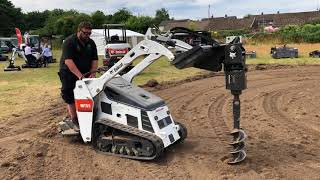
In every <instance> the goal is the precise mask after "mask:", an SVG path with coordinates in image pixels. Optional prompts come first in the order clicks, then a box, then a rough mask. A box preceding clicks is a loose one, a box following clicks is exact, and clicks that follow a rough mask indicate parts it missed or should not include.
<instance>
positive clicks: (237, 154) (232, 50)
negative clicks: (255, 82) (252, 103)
mask: <svg viewBox="0 0 320 180" xmlns="http://www.w3.org/2000/svg"><path fill="white" fill-rule="evenodd" d="M225 51H226V52H225V53H226V54H227V55H228V56H226V59H225V61H224V72H225V80H226V88H227V89H229V90H231V94H232V95H233V97H234V99H233V130H232V132H231V135H232V136H233V140H232V142H231V143H230V145H231V146H232V148H233V149H232V150H231V151H230V154H231V155H232V158H231V160H230V161H229V162H228V164H237V163H240V162H242V161H243V160H245V158H246V156H247V154H246V152H245V139H246V138H247V135H246V133H245V132H244V130H242V129H241V128H240V97H239V96H240V94H241V92H242V90H244V89H246V88H247V78H246V67H245V56H244V55H243V54H244V53H245V52H244V49H243V48H242V46H241V45H237V44H230V45H228V46H226V48H225Z"/></svg>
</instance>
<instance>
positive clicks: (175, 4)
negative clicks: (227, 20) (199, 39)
mask: <svg viewBox="0 0 320 180" xmlns="http://www.w3.org/2000/svg"><path fill="white" fill-rule="evenodd" d="M11 2H12V3H13V4H14V5H15V6H16V7H20V8H21V9H22V10H23V11H24V12H30V11H44V10H46V9H48V10H52V9H55V8H59V9H65V10H68V9H75V10H78V11H79V12H84V13H88V14H90V13H92V12H95V11H97V10H100V11H102V12H104V13H105V14H113V13H115V12H116V11H117V10H118V9H120V8H127V9H129V10H130V11H131V12H132V14H134V15H136V16H139V15H146V16H154V15H155V12H156V10H157V9H160V8H165V9H167V10H168V11H169V15H170V17H173V18H174V19H193V20H200V19H202V18H207V17H208V16H209V15H210V16H213V17H221V16H225V14H227V15H228V16H237V17H239V18H241V17H243V16H245V15H248V14H252V15H254V14H261V13H262V12H263V13H264V14H273V13H277V12H278V11H279V12H280V13H288V12H303V11H315V10H317V9H319V8H320V7H319V6H320V0H298V1H296V0H264V1H262V0H165V1H161V0H85V1H84V0H11ZM209 6H210V8H209Z"/></svg>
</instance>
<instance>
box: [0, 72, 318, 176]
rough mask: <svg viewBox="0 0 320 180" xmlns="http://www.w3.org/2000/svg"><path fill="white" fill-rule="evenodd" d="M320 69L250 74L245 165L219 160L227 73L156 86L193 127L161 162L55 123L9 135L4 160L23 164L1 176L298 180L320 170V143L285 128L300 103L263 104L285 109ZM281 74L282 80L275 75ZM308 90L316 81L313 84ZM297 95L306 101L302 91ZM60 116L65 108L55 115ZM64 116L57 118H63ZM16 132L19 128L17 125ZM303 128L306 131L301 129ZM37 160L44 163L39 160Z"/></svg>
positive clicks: (226, 117) (226, 121) (227, 112)
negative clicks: (64, 134)
mask: <svg viewBox="0 0 320 180" xmlns="http://www.w3.org/2000/svg"><path fill="white" fill-rule="evenodd" d="M310 74H312V76H310ZM319 75H320V73H319V72H318V69H317V68H315V67H311V68H309V67H303V68H302V70H299V68H293V69H282V70H272V71H263V72H261V71H257V72H249V75H248V77H249V82H248V85H249V87H248V89H247V90H246V91H244V93H243V95H241V100H242V104H241V105H242V113H241V116H242V118H241V120H242V122H243V123H242V126H243V127H244V129H245V131H246V132H247V133H248V134H249V138H248V141H247V142H248V151H247V152H248V160H247V161H245V162H244V163H243V164H241V165H239V166H228V165H226V164H225V163H224V162H223V159H221V157H222V158H223V156H224V154H225V153H227V152H226V151H225V146H226V144H225V142H224V141H225V140H224V138H225V137H227V136H229V135H228V134H226V133H225V131H222V130H221V129H214V127H217V126H220V127H223V126H224V129H225V130H226V131H227V133H229V129H230V128H228V127H231V126H230V123H231V122H232V119H231V117H232V116H231V115H232V114H231V103H230V102H231V101H232V98H231V95H230V92H229V91H228V90H225V89H224V86H221V84H224V79H223V78H221V77H214V78H209V79H204V80H199V81H195V82H191V83H186V84H183V85H177V86H176V87H170V88H169V89H165V90H160V91H155V92H154V93H156V94H158V95H159V96H160V97H164V99H167V103H168V104H169V107H170V110H171V111H172V114H173V117H176V118H178V119H179V120H180V119H181V120H182V121H181V122H183V123H185V124H186V125H187V128H188V130H189V131H190V132H191V133H190V134H189V137H188V139H187V140H186V142H185V143H184V144H182V145H179V146H177V147H175V148H173V149H169V152H167V153H166V154H165V156H164V157H163V158H162V159H161V160H160V161H157V162H139V161H132V160H127V159H119V158H114V157H110V156H108V157H106V156H102V155H98V154H96V153H95V152H94V151H93V150H92V148H90V147H88V146H85V145H83V144H79V143H72V142H70V141H69V140H68V139H65V138H61V137H59V136H57V135H56V132H55V133H53V132H51V130H52V129H49V130H48V131H47V132H46V131H45V132H43V133H37V134H35V135H34V134H32V135H31V134H27V136H28V137H26V138H28V139H29V140H27V141H22V142H20V143H19V142H18V143H16V142H14V143H10V141H9V142H8V141H6V143H9V144H11V146H13V145H14V144H18V147H15V148H13V149H9V148H7V149H5V148H4V149H1V148H0V151H2V152H5V154H6V155H10V157H9V156H6V155H5V156H4V159H5V160H8V161H9V162H16V161H17V162H18V164H19V163H21V164H22V165H21V166H17V167H18V168H17V169H18V170H19V172H20V173H17V172H18V171H17V170H15V169H13V172H12V171H10V170H9V169H10V167H12V166H11V165H10V166H9V169H8V167H2V166H1V167H0V174H3V176H2V175H0V177H11V178H10V179H12V178H13V177H27V178H31V179H33V178H36V179H42V177H50V178H51V179H79V178H82V179H133V178H139V179H235V178H241V177H242V178H246V179H248V178H251V179H252V178H253V179H261V178H262V179H265V178H268V179H279V178H286V179H292V178H297V177H306V178H307V179H314V177H315V176H316V175H317V172H319V171H320V164H318V162H319V160H320V158H319V155H317V154H312V152H317V151H316V150H317V148H319V145H318V144H316V143H315V141H313V142H314V144H308V145H306V144H303V143H300V144H299V143H296V142H293V141H296V140H295V139H294V138H291V137H288V136H286V134H287V132H286V130H288V129H291V128H289V127H288V126H286V121H288V120H287V119H290V117H291V115H292V112H291V110H290V109H291V108H290V107H292V106H293V105H294V104H293V103H291V104H290V103H287V104H289V106H290V107H289V110H288V111H289V112H288V113H291V114H290V116H287V115H285V117H282V116H280V115H277V117H276V118H275V117H271V116H270V112H271V111H273V109H272V110H270V109H268V108H266V109H267V110H265V107H264V106H263V102H264V101H269V99H271V100H272V102H273V103H276V106H275V108H276V109H275V111H279V112H281V113H282V110H283V104H284V102H283V101H284V99H289V98H288V97H287V94H286V93H284V90H282V89H285V87H288V85H290V83H292V86H293V84H294V83H297V82H295V81H296V80H299V79H300V80H302V81H298V84H299V86H300V84H302V85H301V86H303V84H304V85H305V86H307V85H308V84H310V83H312V82H313V80H312V79H309V80H308V79H306V80H303V79H304V78H305V77H306V76H310V77H311V78H314V79H317V78H318V76H319ZM275 77H276V80H274V79H275ZM318 84H319V83H318ZM267 87H269V88H267ZM308 87H309V86H308ZM310 88H316V87H311V85H310ZM300 90H301V89H299V88H297V89H294V92H292V93H289V94H290V95H292V96H296V94H297V93H299V91H300ZM273 91H275V93H273ZM277 91H280V92H281V93H280V95H279V96H280V97H278V96H275V95H278V94H277V93H276V92H277ZM274 94H275V95H274ZM268 96H272V97H274V96H275V97H274V98H270V97H268ZM296 98H297V99H298V100H301V101H303V99H302V98H300V97H296ZM265 99H267V100H265ZM317 102H319V101H316V100H315V101H314V102H313V103H314V104H317ZM61 104H62V103H61ZM285 105H286V104H285ZM181 109H183V110H181ZM46 110H47V109H46ZM46 110H44V111H46ZM49 110H50V108H49ZM42 112H43V111H42ZM48 117H50V116H49V115H47V114H45V113H44V114H43V117H41V118H40V119H41V120H42V121H48V120H47V118H48ZM62 117H63V115H62V109H61V113H60V114H59V115H57V118H58V119H59V118H62ZM194 117H196V118H194ZM268 118H269V119H270V120H268V122H267V123H266V121H265V119H268ZM58 119H54V120H53V121H58ZM27 120H29V121H31V123H35V122H39V121H38V120H36V119H35V118H32V117H30V118H27ZM304 120H305V119H304ZM312 122H316V121H312ZM270 125H272V126H274V127H272V126H270ZM301 125H303V124H302V123H301ZM7 126H8V125H7ZM7 126H5V127H7ZM292 126H294V125H292ZM22 127H23V126H22ZM43 127H45V125H44V126H43ZM37 128H38V127H37ZM39 129H41V128H39ZM29 130H30V128H29V129H28V131H29ZM10 131H11V132H14V130H10ZM30 131H31V132H32V130H30ZM220 131H221V132H220ZM282 131H285V132H282ZM300 131H301V132H303V130H300ZM300 131H298V132H297V131H290V133H291V134H290V135H291V136H295V135H299V132H300ZM48 134H53V136H51V135H50V137H49V138H48V137H46V136H47V135H48ZM269 135H270V137H269ZM30 136H32V137H30ZM309 136H310V137H311V138H312V137H313V138H317V137H319V136H318V135H317V134H315V133H314V131H308V137H309ZM299 140H300V139H299ZM306 141H307V140H306ZM307 142H312V141H311V140H309V141H307ZM36 147H46V148H36ZM19 149H20V150H19ZM299 149H300V150H299ZM21 150H23V151H30V154H33V155H29V156H27V157H25V158H22V159H21V160H19V159H20V158H18V159H17V157H16V156H17V155H18V154H21V153H20V151H21ZM38 152H43V153H42V155H43V157H41V155H40V158H39V157H37V153H38ZM34 154H35V155H34ZM40 154H41V153H40ZM0 162H1V160H0ZM1 163H2V162H1ZM36 163H38V165H35V164H36ZM2 164H3V163H2ZM13 164H15V163H13ZM40 166H41V167H40ZM43 166H44V167H43ZM13 168H15V167H13ZM37 169H40V170H41V171H43V173H41V172H39V171H37ZM11 170H12V168H11Z"/></svg>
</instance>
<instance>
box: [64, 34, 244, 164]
mask: <svg viewBox="0 0 320 180" xmlns="http://www.w3.org/2000/svg"><path fill="white" fill-rule="evenodd" d="M167 46H170V47H177V46H179V47H180V48H184V49H185V52H184V53H182V54H181V55H177V56H176V57H175V56H174V54H173V53H172V52H171V51H169V49H168V48H167ZM241 48H242V46H241V45H237V44H235V45H229V46H226V45H223V46H217V47H213V46H212V45H211V46H208V47H200V46H197V47H192V46H190V45H188V44H186V43H184V42H182V41H179V40H173V39H171V38H170V35H166V36H161V35H158V36H156V37H154V38H153V40H148V39H145V40H143V41H141V42H140V43H139V44H137V45H136V46H135V47H133V48H132V49H131V50H130V51H129V52H128V53H127V54H126V55H125V56H124V57H123V58H122V59H121V60H119V61H118V62H117V63H116V64H115V65H114V66H112V67H111V68H110V69H108V71H106V72H105V73H104V74H103V75H102V76H101V77H99V78H85V79H82V80H78V81H77V82H76V87H75V89H74V96H75V105H76V110H77V116H78V121H79V127H80V132H79V133H80V135H81V137H82V139H83V141H84V142H86V143H89V142H91V143H92V145H93V146H94V148H96V150H98V151H99V152H101V153H104V154H108V155H114V156H120V157H125V158H131V159H140V160H153V159H155V158H157V157H159V156H160V155H161V154H162V153H163V151H164V149H165V148H167V147H168V146H171V145H173V144H175V143H177V142H180V141H183V140H184V139H185V138H186V137H187V129H186V128H185V126H184V125H182V124H181V123H179V122H177V121H176V119H175V118H174V117H172V115H171V113H170V110H169V108H168V106H167V105H166V103H165V102H164V101H163V100H162V99H161V98H160V97H158V96H155V95H153V94H151V93H149V92H147V91H145V90H144V89H142V88H139V87H137V86H135V85H133V84H132V83H131V81H132V79H133V78H134V77H135V76H136V75H137V74H139V73H140V72H141V71H143V70H144V69H145V68H146V67H147V66H149V65H150V64H152V63H153V62H154V61H156V60H157V59H159V58H160V57H161V56H166V57H167V58H168V59H169V60H170V61H171V64H173V65H174V66H175V67H177V68H178V69H182V68H186V67H197V68H202V69H208V70H212V71H220V70H221V68H222V65H221V63H222V62H224V64H225V67H224V68H225V71H226V80H227V88H228V89H231V88H233V89H234V91H233V89H232V92H234V94H236V96H235V97H236V98H235V99H236V100H235V101H236V103H234V109H235V111H234V114H235V122H236V123H235V130H234V132H233V135H234V141H233V143H232V144H233V147H234V151H232V154H233V155H234V158H233V160H232V161H231V163H237V162H240V161H242V160H243V159H244V158H245V156H246V154H245V152H244V149H243V148H244V139H245V133H244V132H243V130H241V129H240V124H239V116H240V100H239V93H241V90H242V89H244V88H245V86H246V83H245V71H244V59H243V57H244V55H243V51H242V50H243V49H241ZM230 49H231V50H230ZM225 54H227V55H228V57H225ZM141 56H143V57H144V59H143V60H142V61H140V62H139V63H138V64H137V65H136V66H135V67H134V68H133V69H131V70H130V71H129V72H127V73H126V74H123V75H121V76H120V75H119V73H120V72H121V71H123V70H124V69H125V68H126V67H127V66H129V65H130V64H131V63H132V62H133V61H134V60H136V59H137V58H138V57H141ZM212 57H214V58H212ZM208 58H209V59H208ZM228 60H229V61H228ZM230 60H232V61H230ZM230 63H233V64H232V65H230ZM233 71H234V72H233ZM239 81H241V82H240V83H242V84H240V85H238V84H237V85H235V83H238V82H239ZM240 89H241V90H240ZM59 124H60V128H61V133H62V134H64V129H66V128H65V126H66V124H67V123H66V122H60V123H59Z"/></svg>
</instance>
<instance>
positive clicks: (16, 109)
mask: <svg viewBox="0 0 320 180" xmlns="http://www.w3.org/2000/svg"><path fill="white" fill-rule="evenodd" d="M271 46H272V45H246V46H245V48H246V50H248V51H249V50H254V51H256V52H257V59H247V63H248V64H260V63H264V64H270V63H279V64H300V65H301V64H320V58H309V57H308V53H309V52H310V51H313V50H315V49H320V44H288V46H292V47H297V48H299V58H298V59H281V60H275V59H272V58H271V57H270V54H269V52H270V48H271ZM53 54H54V57H55V58H57V59H58V60H59V58H60V56H61V52H60V51H58V50H55V51H54V52H53ZM16 64H17V65H21V64H24V62H23V61H22V59H20V58H18V59H17V60H16ZM101 64H102V61H101V60H100V65H101ZM7 65H8V62H0V94H1V96H0V102H1V103H0V109H1V110H2V111H0V119H2V118H1V117H6V116H9V115H12V114H13V113H14V114H20V113H22V112H23V111H26V110H28V111H30V110H32V109H37V108H39V107H41V106H43V105H45V104H43V103H48V104H50V102H51V101H52V100H54V99H57V98H60V96H59V93H60V90H59V88H60V81H59V79H58V76H57V71H58V68H59V63H54V64H49V67H48V68H38V69H23V70H22V71H20V72H4V71H3V69H4V68H5V67H6V66H7ZM201 71H202V70H198V69H194V68H189V69H185V70H177V69H175V68H174V67H172V66H170V64H169V62H167V61H166V60H165V59H164V58H162V59H160V60H159V61H157V62H156V63H154V64H152V65H151V66H150V67H148V68H147V69H146V70H145V71H144V72H143V73H142V74H141V75H139V76H138V77H136V78H135V80H134V83H135V84H144V83H146V82H147V81H148V80H150V79H156V80H158V81H159V82H161V81H168V80H179V79H184V78H186V77H188V76H193V75H195V74H197V73H199V72H201Z"/></svg>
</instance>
